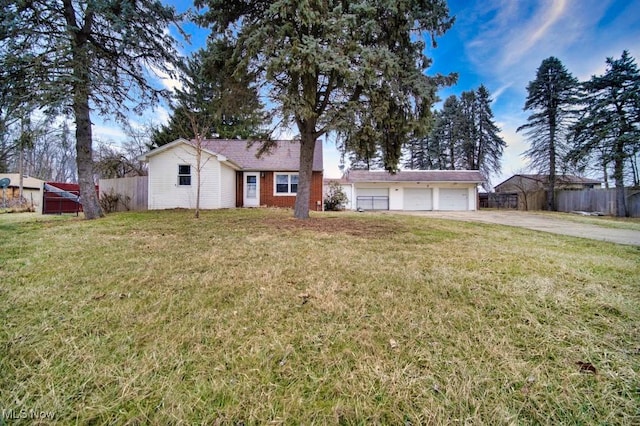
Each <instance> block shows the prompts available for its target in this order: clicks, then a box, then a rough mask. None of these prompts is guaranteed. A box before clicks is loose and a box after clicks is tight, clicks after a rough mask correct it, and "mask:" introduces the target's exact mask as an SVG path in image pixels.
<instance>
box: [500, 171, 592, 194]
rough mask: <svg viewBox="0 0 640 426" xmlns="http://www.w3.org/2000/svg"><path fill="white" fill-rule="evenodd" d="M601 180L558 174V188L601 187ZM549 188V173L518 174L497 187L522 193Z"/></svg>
mask: <svg viewBox="0 0 640 426" xmlns="http://www.w3.org/2000/svg"><path fill="white" fill-rule="evenodd" d="M601 183H602V182H600V181H599V180H594V179H588V178H583V177H580V176H573V175H557V176H556V185H555V188H556V189H593V188H600V186H601ZM548 188H549V175H542V174H538V175H523V174H517V175H513V176H511V177H510V178H509V179H507V180H505V181H504V182H502V183H499V184H498V185H496V187H495V191H496V192H501V193H512V194H516V193H520V192H531V191H539V190H546V189H548Z"/></svg>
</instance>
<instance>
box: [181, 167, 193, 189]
mask: <svg viewBox="0 0 640 426" xmlns="http://www.w3.org/2000/svg"><path fill="white" fill-rule="evenodd" d="M178 185H180V186H189V185H191V166H189V165H184V164H181V165H179V166H178Z"/></svg>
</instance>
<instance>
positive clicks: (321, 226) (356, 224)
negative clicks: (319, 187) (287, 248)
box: [262, 217, 404, 238]
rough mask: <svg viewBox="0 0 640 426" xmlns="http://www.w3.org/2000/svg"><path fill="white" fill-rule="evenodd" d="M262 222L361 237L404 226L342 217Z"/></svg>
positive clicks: (389, 232) (378, 235)
mask: <svg viewBox="0 0 640 426" xmlns="http://www.w3.org/2000/svg"><path fill="white" fill-rule="evenodd" d="M262 224H264V225H265V226H268V227H269V228H273V229H277V230H279V231H313V232H318V233H326V234H347V235H351V236H354V237H363V238H384V237H387V236H390V235H394V234H397V233H399V232H403V231H404V228H403V227H402V226H401V225H400V224H398V223H395V222H391V221H369V220H360V219H354V218H342V217H312V218H309V219H305V220H300V219H294V218H292V217H289V218H285V219H282V218H278V219H276V218H267V219H264V220H263V221H262Z"/></svg>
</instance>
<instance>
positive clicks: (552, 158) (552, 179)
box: [547, 109, 556, 212]
mask: <svg viewBox="0 0 640 426" xmlns="http://www.w3.org/2000/svg"><path fill="white" fill-rule="evenodd" d="M547 210H548V211H550V212H553V211H556V111H555V109H553V110H551V111H550V112H549V190H548V191H547Z"/></svg>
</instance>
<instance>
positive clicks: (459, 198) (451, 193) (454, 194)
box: [439, 188, 469, 210]
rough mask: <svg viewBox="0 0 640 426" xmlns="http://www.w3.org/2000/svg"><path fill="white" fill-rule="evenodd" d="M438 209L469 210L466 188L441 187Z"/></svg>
mask: <svg viewBox="0 0 640 426" xmlns="http://www.w3.org/2000/svg"><path fill="white" fill-rule="evenodd" d="M439 201H440V210H469V191H468V190H467V189H466V188H463V189H458V188H455V189H454V188H441V189H440V200H439Z"/></svg>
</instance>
